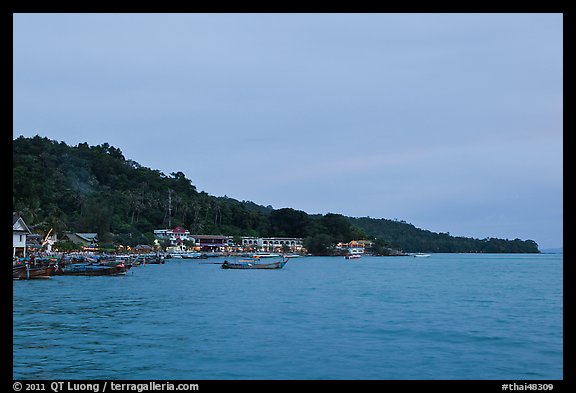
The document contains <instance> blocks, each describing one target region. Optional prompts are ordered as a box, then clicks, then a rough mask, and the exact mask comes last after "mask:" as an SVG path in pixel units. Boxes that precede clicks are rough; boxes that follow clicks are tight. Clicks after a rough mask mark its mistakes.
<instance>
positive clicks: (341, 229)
mask: <svg viewBox="0 0 576 393" xmlns="http://www.w3.org/2000/svg"><path fill="white" fill-rule="evenodd" d="M169 199H170V206H171V211H170V214H169ZM12 208H13V211H15V212H19V213H20V214H21V215H22V216H23V217H24V220H25V221H26V222H27V223H29V224H30V225H31V226H32V227H33V228H35V230H36V231H38V232H44V233H45V232H46V231H47V230H48V229H49V228H54V231H56V232H57V233H58V232H62V231H73V232H97V233H98V235H99V239H100V242H101V243H110V244H112V243H121V244H127V245H135V244H141V243H145V244H150V243H151V242H152V241H153V230H154V229H160V228H166V227H169V226H171V227H175V226H176V225H181V226H183V227H184V228H186V229H188V230H189V231H190V232H191V233H195V234H223V235H231V236H290V237H302V238H305V245H306V246H307V248H308V250H309V251H310V252H313V253H318V254H328V253H330V246H331V244H333V243H335V242H338V241H345V242H346V241H349V240H352V239H361V238H377V239H378V241H377V245H378V246H379V247H392V248H397V249H401V250H404V251H406V252H418V251H424V252H538V246H537V244H536V243H535V242H533V241H531V240H526V241H522V240H519V239H515V240H503V239H493V238H490V239H483V240H479V239H471V238H464V237H453V236H450V235H448V234H438V233H433V232H430V231H426V230H422V229H418V228H416V227H414V226H413V225H410V224H407V223H403V222H397V221H392V220H386V219H373V218H352V217H345V216H343V215H340V214H335V213H328V214H325V215H310V214H308V213H306V212H303V211H299V210H295V209H290V208H285V209H273V208H272V207H270V206H268V207H265V206H260V205H257V204H255V203H253V202H250V201H238V200H235V199H232V198H227V197H215V196H212V195H209V194H208V193H206V192H204V191H198V190H197V189H196V187H195V186H194V185H193V184H192V182H191V181H190V180H189V179H187V178H186V176H185V175H184V174H183V173H182V172H175V173H170V174H169V175H166V174H164V173H162V172H160V171H158V170H154V169H150V168H146V167H143V166H141V165H140V164H138V163H137V162H135V161H133V160H131V159H128V158H126V157H124V155H123V154H122V152H121V151H120V149H118V148H115V147H113V146H110V145H109V144H107V143H104V144H102V145H97V146H89V145H88V144H86V143H80V144H78V145H77V146H68V145H67V144H65V143H64V142H57V141H54V140H50V139H48V138H45V137H40V136H35V137H33V138H25V137H19V138H17V139H15V140H14V141H13V181H12Z"/></svg>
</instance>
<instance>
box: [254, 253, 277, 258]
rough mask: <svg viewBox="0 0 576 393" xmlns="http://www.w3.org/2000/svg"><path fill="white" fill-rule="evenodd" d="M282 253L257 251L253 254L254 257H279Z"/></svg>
mask: <svg viewBox="0 0 576 393" xmlns="http://www.w3.org/2000/svg"><path fill="white" fill-rule="evenodd" d="M278 257H280V254H272V253H269V252H257V253H256V254H254V255H252V258H278Z"/></svg>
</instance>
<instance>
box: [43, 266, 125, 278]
mask: <svg viewBox="0 0 576 393" xmlns="http://www.w3.org/2000/svg"><path fill="white" fill-rule="evenodd" d="M128 269H130V265H125V264H123V263H119V264H117V265H108V264H100V263H72V264H69V265H66V266H65V267H62V268H56V270H55V272H54V274H56V275H61V276H117V275H120V274H126V272H127V271H128Z"/></svg>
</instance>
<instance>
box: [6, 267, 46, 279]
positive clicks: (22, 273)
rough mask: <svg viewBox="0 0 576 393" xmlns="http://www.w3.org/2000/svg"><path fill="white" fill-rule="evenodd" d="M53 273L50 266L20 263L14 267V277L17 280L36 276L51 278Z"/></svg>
mask: <svg viewBox="0 0 576 393" xmlns="http://www.w3.org/2000/svg"><path fill="white" fill-rule="evenodd" d="M51 275H52V268H51V267H50V266H39V267H30V266H28V265H19V266H14V267H13V268H12V278H13V279H15V280H30V279H34V278H49V277H50V276H51Z"/></svg>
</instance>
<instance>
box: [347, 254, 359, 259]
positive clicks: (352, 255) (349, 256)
mask: <svg viewBox="0 0 576 393" xmlns="http://www.w3.org/2000/svg"><path fill="white" fill-rule="evenodd" d="M344 258H345V259H360V254H348V255H345V256H344Z"/></svg>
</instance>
